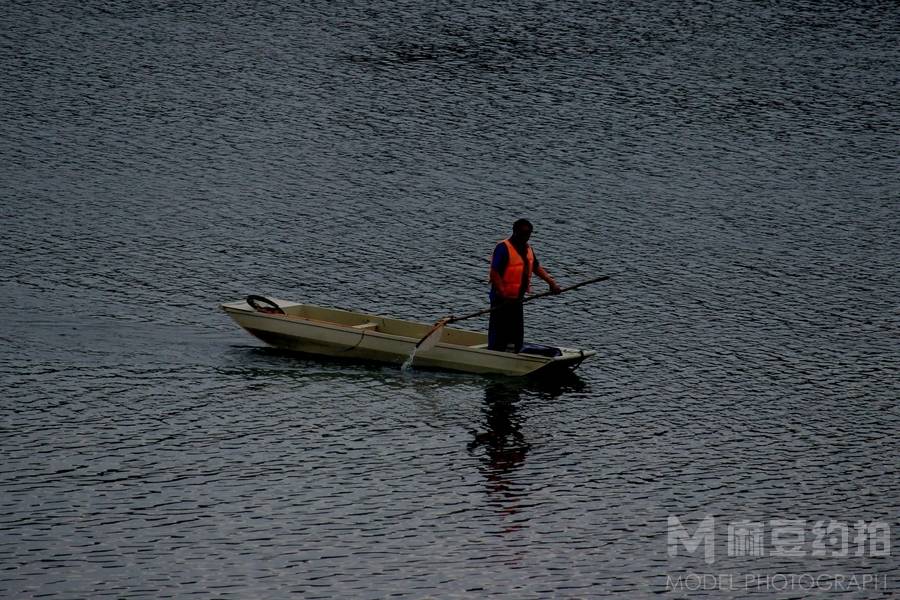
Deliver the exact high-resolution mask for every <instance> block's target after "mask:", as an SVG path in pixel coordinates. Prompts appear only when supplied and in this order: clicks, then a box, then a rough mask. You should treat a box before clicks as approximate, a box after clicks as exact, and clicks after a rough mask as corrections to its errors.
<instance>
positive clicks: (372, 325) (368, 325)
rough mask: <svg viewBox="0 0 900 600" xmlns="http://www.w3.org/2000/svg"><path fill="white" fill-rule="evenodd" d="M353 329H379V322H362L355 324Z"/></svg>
mask: <svg viewBox="0 0 900 600" xmlns="http://www.w3.org/2000/svg"><path fill="white" fill-rule="evenodd" d="M353 329H371V330H372V331H375V330H376V329H378V323H375V322H373V321H369V322H368V323H360V324H359V325H354V326H353Z"/></svg>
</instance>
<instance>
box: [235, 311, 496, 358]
mask: <svg viewBox="0 0 900 600" xmlns="http://www.w3.org/2000/svg"><path fill="white" fill-rule="evenodd" d="M279 305H280V306H281V309H282V310H283V311H284V312H285V314H286V315H287V316H288V317H289V318H298V319H303V320H307V321H317V322H322V323H329V324H332V325H343V326H347V327H352V328H354V329H362V330H366V331H377V332H379V333H386V334H388V335H397V336H401V337H408V338H417V339H418V338H422V337H424V336H425V334H427V333H428V332H429V331H430V330H431V328H432V326H433V325H429V324H425V323H417V322H415V321H404V320H402V319H391V318H388V317H382V316H379V315H369V314H365V313H359V312H354V311H349V310H341V309H338V308H326V307H323V306H316V305H314V304H291V303H288V304H284V303H280V302H279ZM248 308H249V307H248ZM487 341H488V340H487V334H486V333H479V332H476V331H466V330H464V329H456V328H454V327H445V328H444V331H443V333H442V334H441V343H444V344H455V345H459V346H469V347H475V348H487Z"/></svg>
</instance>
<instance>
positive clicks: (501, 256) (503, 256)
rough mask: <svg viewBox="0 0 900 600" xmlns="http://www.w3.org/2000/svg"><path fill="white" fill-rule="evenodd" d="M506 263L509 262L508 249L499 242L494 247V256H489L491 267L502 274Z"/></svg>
mask: <svg viewBox="0 0 900 600" xmlns="http://www.w3.org/2000/svg"><path fill="white" fill-rule="evenodd" d="M507 264H509V251H508V250H507V249H506V244H504V243H502V242H501V243H499V244H497V247H496V248H494V256H493V258H491V268H492V269H494V270H495V271H497V273H499V274H500V275H503V272H504V271H505V270H506V265H507Z"/></svg>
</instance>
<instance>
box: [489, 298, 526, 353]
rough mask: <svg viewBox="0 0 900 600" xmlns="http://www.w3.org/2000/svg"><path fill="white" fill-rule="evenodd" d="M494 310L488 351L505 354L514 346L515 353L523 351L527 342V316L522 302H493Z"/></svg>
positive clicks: (490, 319)
mask: <svg viewBox="0 0 900 600" xmlns="http://www.w3.org/2000/svg"><path fill="white" fill-rule="evenodd" d="M491 308H494V309H496V310H494V311H493V312H491V314H490V318H489V321H488V349H489V350H500V351H501V352H505V351H507V350H509V349H510V348H509V346H512V351H513V352H518V351H519V350H521V349H522V344H523V343H524V342H525V316H524V314H523V312H522V302H521V301H512V302H510V301H509V300H492V301H491Z"/></svg>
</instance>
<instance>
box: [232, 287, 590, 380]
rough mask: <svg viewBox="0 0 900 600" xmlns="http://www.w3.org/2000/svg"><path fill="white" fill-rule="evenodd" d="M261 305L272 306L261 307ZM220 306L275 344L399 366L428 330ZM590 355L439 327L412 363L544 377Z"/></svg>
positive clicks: (324, 311)
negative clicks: (509, 348) (504, 348)
mask: <svg viewBox="0 0 900 600" xmlns="http://www.w3.org/2000/svg"><path fill="white" fill-rule="evenodd" d="M266 303H271V304H272V306H273V307H274V308H270V307H267V306H264V304H266ZM253 305H255V306H253ZM222 310H224V311H225V312H226V313H228V315H229V316H230V317H231V318H232V319H234V320H235V322H236V323H237V324H238V325H240V326H241V327H243V328H244V329H246V330H247V331H248V332H249V333H251V334H252V335H254V336H256V337H257V338H259V339H260V340H262V341H264V342H265V343H267V344H269V345H271V346H275V347H276V348H281V349H285V350H292V351H296V352H302V353H304V354H311V355H318V356H329V357H340V358H350V359H356V360H364V361H375V362H381V363H390V364H395V365H398V366H400V365H402V364H403V363H404V362H405V361H406V360H407V359H408V358H409V356H410V353H411V352H412V351H413V348H414V347H415V346H416V343H417V342H418V341H419V340H420V339H422V338H423V337H424V336H425V335H426V334H428V332H429V331H431V329H432V325H429V324H426V323H417V322H415V321H404V320H401V319H392V318H389V317H383V316H380V315H371V314H366V313H361V312H355V311H349V310H341V309H336V308H326V307H322V306H315V305H312V304H300V303H297V302H288V301H285V300H277V299H271V300H270V299H267V298H263V297H261V296H249V297H248V299H247V300H241V301H236V302H228V303H225V304H222ZM539 352H541V353H543V354H554V355H555V356H550V355H546V356H545V355H543V354H539ZM595 354H596V352H595V351H594V350H577V349H572V348H553V347H549V346H527V345H526V347H525V348H523V351H522V352H519V353H514V352H498V351H495V350H488V349H487V334H485V333H480V332H476V331H466V330H463V329H457V328H455V327H444V328H443V330H442V333H441V337H440V341H439V342H438V343H437V344H436V345H435V346H434V347H433V348H430V349H428V350H425V351H420V352H419V353H418V354H416V355H415V358H414V362H413V366H414V367H415V368H425V369H446V370H451V371H462V372H466V373H484V374H498V375H511V376H522V375H544V374H552V373H559V372H560V371H562V372H566V371H571V370H573V369H575V368H576V367H577V366H578V365H580V364H581V362H582V361H583V360H585V359H586V358H588V357H590V356H594V355H595Z"/></svg>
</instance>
